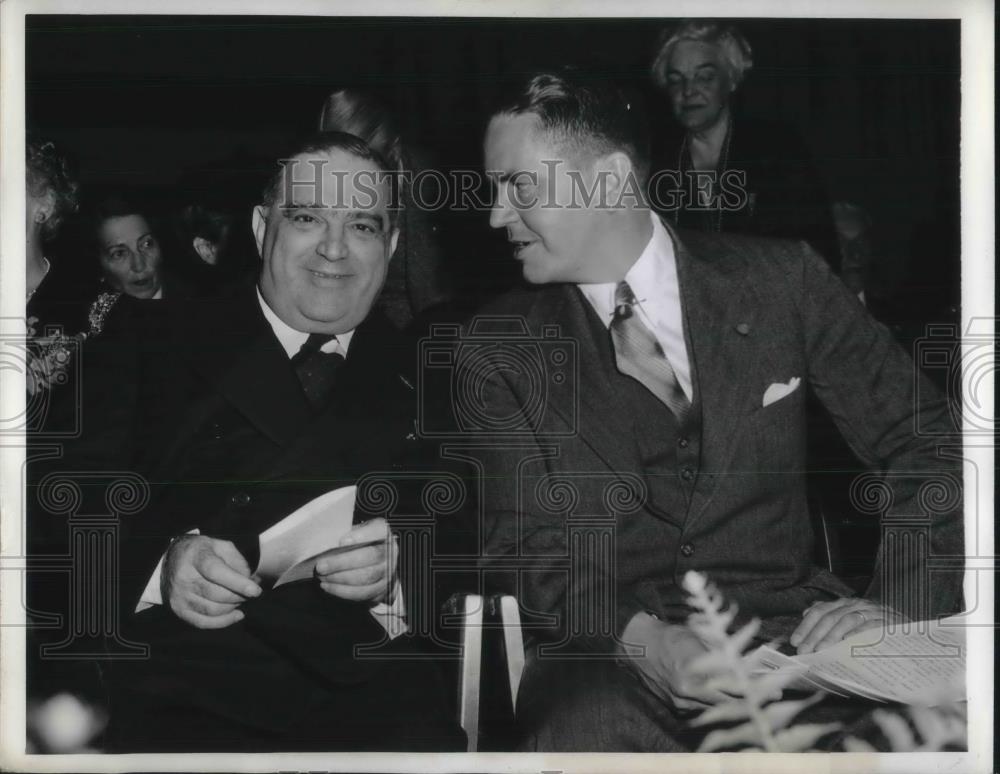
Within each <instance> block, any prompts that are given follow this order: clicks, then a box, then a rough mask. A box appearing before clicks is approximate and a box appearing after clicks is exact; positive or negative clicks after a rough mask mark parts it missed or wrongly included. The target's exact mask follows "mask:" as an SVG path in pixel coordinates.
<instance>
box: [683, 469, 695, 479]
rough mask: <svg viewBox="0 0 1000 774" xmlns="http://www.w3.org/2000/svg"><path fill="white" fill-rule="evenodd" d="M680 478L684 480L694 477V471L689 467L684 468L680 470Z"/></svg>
mask: <svg viewBox="0 0 1000 774" xmlns="http://www.w3.org/2000/svg"><path fill="white" fill-rule="evenodd" d="M681 478H683V479H684V480H685V481H690V480H691V479H692V478H694V471H693V470H691V468H684V469H683V470H682V471H681Z"/></svg>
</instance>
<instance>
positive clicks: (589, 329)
mask: <svg viewBox="0 0 1000 774" xmlns="http://www.w3.org/2000/svg"><path fill="white" fill-rule="evenodd" d="M531 316H532V319H536V320H537V319H542V320H545V321H546V322H549V321H554V322H556V323H557V324H558V325H559V326H560V333H561V335H563V336H571V337H573V338H574V339H575V341H576V344H577V353H576V354H577V374H576V383H577V395H576V397H577V400H578V401H579V414H578V417H574V416H573V411H574V409H575V408H576V407H575V406H571V405H565V404H561V403H559V402H551V403H549V405H548V409H549V410H552V411H553V412H554V413H556V414H558V415H559V416H561V417H562V419H563V421H564V422H565V423H566V425H567V426H569V427H571V428H574V429H575V430H576V431H577V433H578V436H579V438H580V440H582V441H583V442H584V443H586V444H587V446H589V447H590V448H591V450H592V451H593V452H594V453H595V454H596V455H597V456H598V457H600V459H601V460H603V461H604V463H605V464H606V465H607V466H608V467H609V468H610V469H611V470H613V471H615V472H616V473H623V472H624V473H631V472H633V469H634V468H635V443H634V441H633V440H632V437H631V435H630V428H631V426H632V420H633V417H632V416H631V415H630V414H628V413H627V412H623V411H622V410H621V409H622V407H621V405H620V399H619V397H618V395H617V393H616V392H615V390H614V387H613V385H612V383H611V381H610V380H609V379H608V371H607V363H606V361H607V360H608V358H609V357H610V349H609V348H605V349H602V347H605V344H606V342H607V341H608V339H607V336H606V335H601V329H602V328H603V322H601V321H598V320H597V319H596V313H595V312H594V311H593V309H592V308H591V306H590V304H589V302H588V301H587V299H586V298H584V296H583V294H582V293H580V291H579V290H578V289H577V288H576V287H574V286H572V285H562V286H559V287H558V288H554V289H553V291H552V293H551V295H550V294H549V293H541V294H539V298H538V299H536V301H535V305H534V309H533V310H532V315H531ZM607 347H610V344H607Z"/></svg>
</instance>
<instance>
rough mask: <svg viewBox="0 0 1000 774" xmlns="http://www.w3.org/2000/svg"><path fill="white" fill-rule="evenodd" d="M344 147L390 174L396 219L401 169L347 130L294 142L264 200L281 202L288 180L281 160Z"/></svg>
mask: <svg viewBox="0 0 1000 774" xmlns="http://www.w3.org/2000/svg"><path fill="white" fill-rule="evenodd" d="M334 150H341V151H344V152H345V153H350V154H352V155H354V156H357V157H358V158H361V159H365V160H366V161H371V162H373V163H374V164H375V166H377V167H378V168H379V169H380V170H382V171H383V172H385V173H386V180H387V181H388V183H389V185H390V191H391V198H390V207H389V220H390V222H393V221H394V220H395V217H396V215H397V209H398V208H397V207H396V206H392V205H394V204H395V202H396V198H395V193H396V190H397V185H398V178H399V174H398V173H399V171H400V170H399V168H398V167H396V166H393V164H392V162H390V161H389V160H387V159H386V158H385V157H384V156H383V155H382V154H381V153H379V152H378V151H377V150H375V149H374V148H373V147H371V146H370V145H369V144H368V143H366V142H365V141H364V140H362V139H361V138H360V137H357V136H355V135H353V134H348V133H347V132H336V131H329V132H324V131H320V132H314V133H312V134H310V135H308V136H306V137H305V138H304V139H302V140H299V141H298V142H296V143H293V144H292V145H291V146H290V147H289V149H288V150H287V151H286V152H285V153H284V154H282V155H281V157H280V160H279V162H278V164H277V167H278V168H277V170H276V171H275V172H274V174H273V175H272V176H271V179H270V180H269V181H268V183H267V186H266V187H265V188H264V192H263V199H262V201H263V203H264V205H265V206H267V207H271V206H273V205H274V204H275V202H277V201H278V197H279V194H280V193H281V186H282V182H283V180H284V173H285V165H284V164H282V163H281V161H287V160H288V159H293V158H295V157H296V156H301V155H303V154H306V153H329V152H330V151H334Z"/></svg>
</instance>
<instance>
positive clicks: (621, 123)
mask: <svg viewBox="0 0 1000 774" xmlns="http://www.w3.org/2000/svg"><path fill="white" fill-rule="evenodd" d="M525 114H533V115H536V116H538V119H539V127H540V129H541V130H542V131H543V132H545V133H546V134H548V135H549V137H550V138H551V139H552V140H554V141H555V143H557V144H559V145H561V146H563V147H564V148H566V149H567V150H569V151H570V152H574V153H577V154H590V155H593V156H600V155H604V154H607V153H612V152H614V151H621V152H623V153H625V154H626V155H627V156H628V157H629V159H630V160H631V162H632V167H633V169H634V171H635V174H636V177H637V181H638V182H639V183H640V184H643V185H644V184H645V182H646V180H647V178H648V177H649V164H650V161H649V129H648V126H647V123H646V114H645V110H644V109H643V107H642V104H641V99H640V97H639V96H638V94H629V93H627V92H626V91H625V90H624V89H622V88H621V87H620V86H618V85H617V84H616V83H614V82H612V81H610V80H607V79H601V78H598V77H589V78H588V77H583V76H582V75H581V74H579V73H577V72H575V71H572V70H560V71H557V72H542V73H537V74H534V75H532V76H530V77H529V78H528V79H527V81H525V82H523V83H522V84H521V85H520V86H518V87H517V88H516V90H514V91H512V92H511V93H509V94H508V95H507V96H506V97H505V99H503V100H502V101H501V102H500V104H499V106H498V108H497V109H496V110H494V111H493V115H511V116H517V115H525Z"/></svg>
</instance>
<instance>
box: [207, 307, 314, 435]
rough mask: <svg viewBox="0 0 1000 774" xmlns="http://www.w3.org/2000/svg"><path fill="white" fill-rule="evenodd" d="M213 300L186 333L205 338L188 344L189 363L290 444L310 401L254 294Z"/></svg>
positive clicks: (250, 417)
mask: <svg viewBox="0 0 1000 774" xmlns="http://www.w3.org/2000/svg"><path fill="white" fill-rule="evenodd" d="M248 295H249V297H247V296H248ZM216 304H217V305H216ZM216 304H213V305H212V306H211V307H209V308H207V309H206V310H205V313H204V315H196V316H194V319H193V320H192V323H193V324H194V330H192V331H191V332H190V333H189V335H190V336H192V337H195V338H194V340H195V341H197V340H198V339H197V337H199V336H200V337H203V338H202V340H203V341H204V342H205V345H204V346H195V347H191V348H190V349H189V354H190V358H191V362H192V365H193V367H194V368H195V369H196V370H197V371H199V372H200V373H201V374H202V375H203V376H204V378H206V379H208V380H209V381H210V382H211V383H212V385H213V386H214V388H215V389H216V390H217V392H218V393H219V395H221V396H222V397H223V398H224V399H225V400H227V401H228V402H229V403H231V404H232V405H233V406H234V407H235V408H236V409H237V410H238V411H239V412H240V413H241V414H243V416H245V417H246V419H247V420H248V421H250V422H251V423H253V424H254V425H255V426H256V427H257V428H258V429H260V431H261V432H263V433H264V434H265V435H267V436H268V437H269V438H271V439H272V440H273V441H274V442H275V443H277V444H278V445H280V446H286V445H288V444H289V443H290V442H291V441H292V440H293V439H294V438H295V437H296V436H297V435H298V433H299V432H300V430H301V428H302V426H303V425H304V424H305V423H306V422H307V421H308V419H309V415H310V413H309V406H308V403H307V402H306V399H305V396H304V395H303V393H302V388H301V386H300V385H299V382H298V380H297V379H296V377H295V373H294V372H293V371H292V369H291V367H290V366H289V361H288V356H287V354H286V353H285V350H284V349H283V348H282V346H281V344H280V343H279V342H278V340H277V338H276V337H275V335H274V332H273V331H272V330H271V327H270V326H269V325H268V323H267V320H265V319H264V315H263V313H262V312H261V310H260V306H259V304H258V302H257V299H256V293H254V292H251V294H243V295H240V296H238V297H236V298H233V299H232V300H231V302H216Z"/></svg>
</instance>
